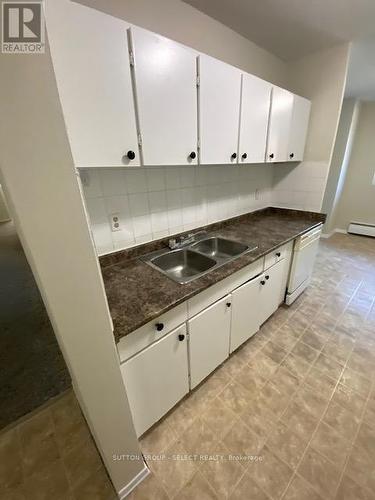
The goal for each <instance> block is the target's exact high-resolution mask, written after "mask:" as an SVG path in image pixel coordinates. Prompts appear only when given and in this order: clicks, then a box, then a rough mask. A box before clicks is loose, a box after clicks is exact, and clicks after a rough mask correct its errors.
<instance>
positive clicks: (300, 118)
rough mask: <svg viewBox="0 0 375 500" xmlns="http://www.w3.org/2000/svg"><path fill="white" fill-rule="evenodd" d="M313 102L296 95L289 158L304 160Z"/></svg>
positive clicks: (291, 159)
mask: <svg viewBox="0 0 375 500" xmlns="http://www.w3.org/2000/svg"><path fill="white" fill-rule="evenodd" d="M310 110H311V102H310V101H309V100H308V99H305V98H304V97H300V96H298V95H294V102H293V114H292V124H291V127H290V136H289V148H288V159H289V160H290V161H302V160H303V153H304V151H305V145H306V136H307V127H308V125H309V118H310Z"/></svg>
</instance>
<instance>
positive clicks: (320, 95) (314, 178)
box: [273, 44, 350, 211]
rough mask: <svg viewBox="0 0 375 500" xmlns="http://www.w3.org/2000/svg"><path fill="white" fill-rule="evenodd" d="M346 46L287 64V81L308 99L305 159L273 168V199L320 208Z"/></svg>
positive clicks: (339, 101)
mask: <svg viewBox="0 0 375 500" xmlns="http://www.w3.org/2000/svg"><path fill="white" fill-rule="evenodd" d="M349 52H350V46H349V44H343V45H338V46H336V47H333V48H331V49H329V50H324V51H320V52H316V53H314V54H312V55H309V56H307V57H304V58H302V59H300V60H297V61H293V62H291V63H289V64H288V65H287V72H288V85H287V88H288V89H290V90H292V91H293V92H295V93H297V94H300V95H302V96H304V97H307V98H308V99H310V100H311V101H312V108H311V117H310V124H309V130H308V136H307V144H306V151H305V160H304V161H303V162H301V163H300V164H298V165H296V164H287V165H276V166H275V168H274V186H273V197H274V198H273V199H274V203H275V204H276V205H279V206H286V207H291V208H299V209H305V210H315V211H320V210H321V207H322V202H323V196H324V190H325V186H326V181H327V176H328V172H329V168H330V164H331V157H332V151H333V147H334V143H335V137H336V132H337V127H338V122H339V118H340V113H341V106H342V101H343V96H344V90H345V83H346V75H347V68H348V59H349Z"/></svg>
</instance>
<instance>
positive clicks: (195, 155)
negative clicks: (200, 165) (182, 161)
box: [189, 151, 197, 160]
mask: <svg viewBox="0 0 375 500" xmlns="http://www.w3.org/2000/svg"><path fill="white" fill-rule="evenodd" d="M196 157H197V153H196V152H195V151H192V152H191V153H190V154H189V158H191V159H192V160H195V158H196Z"/></svg>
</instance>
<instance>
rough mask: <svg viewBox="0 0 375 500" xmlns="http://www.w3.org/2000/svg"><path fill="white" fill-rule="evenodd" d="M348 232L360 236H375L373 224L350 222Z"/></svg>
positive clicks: (374, 225)
mask: <svg viewBox="0 0 375 500" xmlns="http://www.w3.org/2000/svg"><path fill="white" fill-rule="evenodd" d="M348 233H349V234H360V235H362V236H372V238H375V224H362V223H359V222H351V223H350V224H349V227H348Z"/></svg>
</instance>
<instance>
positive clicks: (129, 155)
mask: <svg viewBox="0 0 375 500" xmlns="http://www.w3.org/2000/svg"><path fill="white" fill-rule="evenodd" d="M126 156H127V157H128V158H129V160H134V158H135V153H134V151H128V152H127V153H126Z"/></svg>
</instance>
